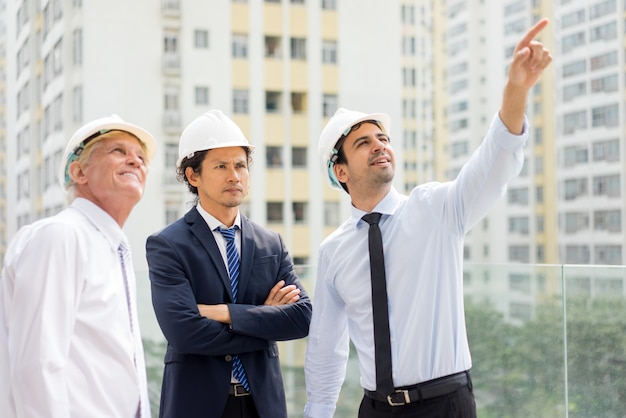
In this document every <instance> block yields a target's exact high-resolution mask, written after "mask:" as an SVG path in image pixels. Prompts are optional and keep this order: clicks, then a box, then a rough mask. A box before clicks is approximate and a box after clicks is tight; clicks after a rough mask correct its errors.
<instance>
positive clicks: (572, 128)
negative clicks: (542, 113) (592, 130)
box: [563, 110, 587, 134]
mask: <svg viewBox="0 0 626 418" xmlns="http://www.w3.org/2000/svg"><path fill="white" fill-rule="evenodd" d="M579 129H587V111H586V110H580V111H577V112H572V113H566V114H565V115H563V133H564V134H573V133H574V132H576V131H577V130H579Z"/></svg>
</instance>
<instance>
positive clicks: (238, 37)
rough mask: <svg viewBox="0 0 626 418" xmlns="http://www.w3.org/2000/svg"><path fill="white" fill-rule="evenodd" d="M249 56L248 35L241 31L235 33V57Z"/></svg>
mask: <svg viewBox="0 0 626 418" xmlns="http://www.w3.org/2000/svg"><path fill="white" fill-rule="evenodd" d="M247 57H248V35H245V34H241V33H234V34H233V58H247Z"/></svg>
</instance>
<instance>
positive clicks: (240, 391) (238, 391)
mask: <svg viewBox="0 0 626 418" xmlns="http://www.w3.org/2000/svg"><path fill="white" fill-rule="evenodd" d="M233 392H234V393H233V395H234V396H235V397H236V398H237V397H239V396H248V395H250V392H248V391H247V390H246V388H244V387H243V385H241V384H238V383H236V384H234V385H233Z"/></svg>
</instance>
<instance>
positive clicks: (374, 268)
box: [362, 212, 395, 396]
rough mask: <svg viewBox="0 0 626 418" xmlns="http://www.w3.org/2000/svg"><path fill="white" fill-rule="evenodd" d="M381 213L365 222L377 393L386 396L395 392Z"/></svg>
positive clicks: (373, 215)
mask: <svg viewBox="0 0 626 418" xmlns="http://www.w3.org/2000/svg"><path fill="white" fill-rule="evenodd" d="M381 216H382V215H381V214H380V213H376V212H373V213H368V214H367V215H365V216H363V218H362V219H363V220H364V221H365V222H367V223H368V224H369V225H370V229H369V233H368V243H369V250H370V272H371V275H372V312H373V315H374V353H375V357H374V358H375V360H376V365H375V366H376V392H379V393H380V394H382V395H384V396H387V395H390V394H391V393H393V392H394V390H395V389H394V386H393V377H392V375H391V373H392V369H391V337H390V336H389V308H388V304H387V283H386V279H385V257H384V255H383V239H382V235H381V233H380V228H379V227H378V221H379V220H380V217H381Z"/></svg>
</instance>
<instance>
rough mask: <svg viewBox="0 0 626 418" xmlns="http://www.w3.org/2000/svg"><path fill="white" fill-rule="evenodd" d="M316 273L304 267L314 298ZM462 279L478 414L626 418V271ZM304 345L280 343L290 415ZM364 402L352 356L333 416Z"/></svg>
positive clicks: (476, 268)
mask: <svg viewBox="0 0 626 418" xmlns="http://www.w3.org/2000/svg"><path fill="white" fill-rule="evenodd" d="M314 271H315V268H314V267H298V274H299V276H300V278H301V280H302V282H303V285H304V286H305V288H306V289H307V291H308V292H309V295H311V297H312V296H313V291H314V281H315V278H314V277H315V273H314ZM147 276H148V275H147V273H146V272H138V299H139V301H138V306H139V309H140V317H141V318H140V319H141V326H142V333H143V336H144V345H145V350H146V363H147V368H148V379H149V384H150V396H151V402H152V404H153V415H154V416H157V415H158V403H159V396H160V386H161V377H162V373H163V353H164V350H165V341H164V339H163V336H162V334H161V331H160V329H159V327H158V325H157V323H156V319H155V318H154V313H153V311H152V306H151V303H150V289H149V282H148V277H147ZM464 281H465V313H466V320H467V333H468V339H469V343H470V349H471V353H472V362H473V368H472V379H473V381H474V393H475V396H476V403H477V408H478V416H479V417H481V418H492V417H493V418H495V417H498V418H502V417H512V418H514V417H523V418H528V417H533V418H541V417H546V418H548V417H549V418H554V417H572V418H573V417H626V267H623V266H620V267H609V266H580V265H567V266H560V265H559V266H556V265H466V266H465V271H464ZM313 304H314V305H315V301H313ZM416 326H418V324H416ZM305 348H306V339H302V340H297V341H291V342H282V343H280V350H281V354H280V357H281V362H282V365H283V378H284V382H285V391H286V395H287V402H288V409H289V416H290V417H301V416H302V411H303V408H304V404H305V402H306V391H305V385H304V372H303V362H304V351H305ZM362 396H363V390H362V388H361V387H360V385H359V371H358V367H357V364H356V358H355V355H354V353H353V352H351V356H350V359H349V362H348V371H347V375H346V380H345V382H344V385H343V388H342V391H341V395H340V399H339V402H338V404H337V412H336V414H335V417H337V418H343V417H346V418H347V417H350V418H352V417H354V416H356V414H357V410H358V405H359V403H360V400H361V398H362Z"/></svg>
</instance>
